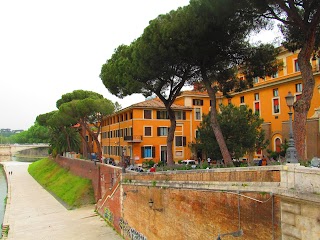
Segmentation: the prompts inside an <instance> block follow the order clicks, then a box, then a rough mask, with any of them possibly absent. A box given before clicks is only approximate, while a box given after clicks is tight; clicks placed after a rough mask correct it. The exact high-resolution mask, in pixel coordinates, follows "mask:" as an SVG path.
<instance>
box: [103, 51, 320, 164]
mask: <svg viewBox="0 0 320 240" xmlns="http://www.w3.org/2000/svg"><path fill="white" fill-rule="evenodd" d="M278 59H279V60H280V61H282V62H283V69H282V70H281V71H279V72H278V73H277V74H275V75H274V76H273V77H266V78H265V79H258V78H257V79H255V81H254V86H253V88H250V89H248V90H245V91H242V92H237V93H232V94H231V98H228V99H226V98H223V97H221V96H218V97H217V104H218V105H219V104H229V103H232V104H234V105H236V106H240V105H244V104H246V105H248V106H249V107H250V108H251V109H253V111H254V112H256V113H258V114H259V115H260V117H261V118H263V119H264V123H263V128H264V129H265V131H266V138H267V139H269V141H270V145H269V147H268V149H270V150H272V151H280V145H281V144H282V143H283V142H284V140H285V139H288V138H289V137H288V136H289V124H288V120H289V116H288V112H289V108H288V107H287V105H286V101H285V96H286V95H287V94H288V92H289V91H291V93H292V94H294V96H295V98H296V99H298V98H299V96H300V95H301V92H302V89H303V85H302V80H301V74H300V71H299V67H298V64H297V53H291V52H289V51H287V50H284V49H283V50H282V51H281V53H280V54H279V56H278ZM310 61H311V63H312V66H313V70H314V76H315V79H316V85H315V86H316V87H315V89H314V95H313V100H312V104H311V108H310V110H309V114H308V123H307V157H308V159H311V158H312V157H315V156H318V157H319V156H320V137H319V135H320V134H319V130H320V124H319V123H320V122H319V116H320V106H319V105H320V95H319V92H318V91H319V90H320V87H319V86H320V72H319V63H320V61H319V59H311V60H310ZM172 108H173V109H174V111H175V113H176V121H177V127H176V130H175V138H174V143H173V158H174V161H175V162H178V161H179V160H183V159H198V158H199V157H200V158H205V157H206V156H204V155H203V153H201V152H197V151H196V150H191V148H190V147H189V146H190V143H192V142H194V139H195V137H196V136H197V127H198V126H199V125H200V123H201V121H202V114H208V113H209V111H210V109H211V105H210V99H209V96H208V95H207V94H206V93H205V92H197V91H184V92H181V94H180V95H179V96H178V97H177V99H176V100H175V103H174V104H173V105H172ZM169 126H170V121H169V119H168V117H167V112H166V109H165V107H164V105H163V103H162V102H161V101H160V100H159V99H157V98H156V99H152V100H146V101H144V102H140V103H137V104H133V105H131V106H130V107H127V108H125V109H122V110H120V111H119V112H116V113H114V114H113V115H110V116H108V117H106V118H105V119H104V121H103V123H102V131H101V132H102V133H101V145H102V151H103V156H104V157H112V158H114V159H115V160H116V161H117V162H119V161H120V160H121V157H122V155H124V156H126V158H128V159H130V162H131V163H132V164H142V163H143V161H145V160H150V159H152V160H154V161H155V162H158V161H161V160H162V161H166V157H167V156H166V154H167V146H166V136H167V133H168V127H169ZM262 154H263V153H262V152H257V153H256V156H255V157H258V158H259V157H261V156H262Z"/></svg>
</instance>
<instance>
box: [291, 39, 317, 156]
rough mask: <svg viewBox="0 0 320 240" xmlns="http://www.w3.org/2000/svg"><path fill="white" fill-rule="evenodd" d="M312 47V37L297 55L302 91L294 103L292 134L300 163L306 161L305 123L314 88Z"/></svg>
mask: <svg viewBox="0 0 320 240" xmlns="http://www.w3.org/2000/svg"><path fill="white" fill-rule="evenodd" d="M313 46H314V37H313V38H312V37H311V38H310V40H309V41H308V42H306V43H305V44H304V45H303V47H302V49H301V51H300V53H299V55H298V63H299V67H300V71H301V77H302V85H303V90H302V95H301V98H300V99H299V100H298V101H297V102H295V103H294V122H293V133H294V140H295V147H296V149H297V154H298V159H299V160H302V161H305V160H306V159H307V156H306V123H307V117H308V111H309V109H310V104H311V100H312V96H313V90H314V86H315V80H314V77H313V72H312V66H311V63H310V58H311V54H312V52H313Z"/></svg>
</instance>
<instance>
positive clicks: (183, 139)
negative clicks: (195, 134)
mask: <svg viewBox="0 0 320 240" xmlns="http://www.w3.org/2000/svg"><path fill="white" fill-rule="evenodd" d="M175 139H176V146H177V147H182V146H183V147H185V146H186V137H184V136H176V138H175Z"/></svg>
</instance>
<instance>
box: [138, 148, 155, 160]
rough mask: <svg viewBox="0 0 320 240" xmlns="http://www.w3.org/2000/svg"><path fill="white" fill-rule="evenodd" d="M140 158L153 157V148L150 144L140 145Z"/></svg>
mask: <svg viewBox="0 0 320 240" xmlns="http://www.w3.org/2000/svg"><path fill="white" fill-rule="evenodd" d="M141 157H142V158H153V157H155V148H154V147H152V146H144V147H141Z"/></svg>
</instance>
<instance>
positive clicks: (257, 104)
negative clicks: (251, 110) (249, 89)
mask: <svg viewBox="0 0 320 240" xmlns="http://www.w3.org/2000/svg"><path fill="white" fill-rule="evenodd" d="M254 105H255V106H254V107H255V110H259V103H258V102H256V103H255V104H254Z"/></svg>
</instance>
